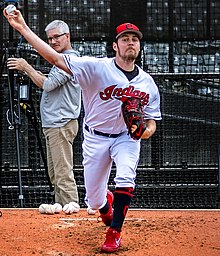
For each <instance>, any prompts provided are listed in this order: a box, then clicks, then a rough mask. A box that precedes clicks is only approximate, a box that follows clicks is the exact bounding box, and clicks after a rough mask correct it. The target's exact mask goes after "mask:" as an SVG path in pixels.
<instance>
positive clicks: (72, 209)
mask: <svg viewBox="0 0 220 256" xmlns="http://www.w3.org/2000/svg"><path fill="white" fill-rule="evenodd" d="M79 208H80V207H79V205H78V204H77V203H75V202H70V203H69V204H65V205H64V206H63V211H64V212H65V213H66V214H71V213H76V212H78V211H79Z"/></svg>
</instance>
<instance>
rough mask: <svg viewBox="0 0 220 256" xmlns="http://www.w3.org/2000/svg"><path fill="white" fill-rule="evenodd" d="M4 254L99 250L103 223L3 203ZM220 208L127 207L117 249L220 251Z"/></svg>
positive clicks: (63, 255) (61, 255)
mask: <svg viewBox="0 0 220 256" xmlns="http://www.w3.org/2000/svg"><path fill="white" fill-rule="evenodd" d="M0 210H1V212H2V214H3V215H2V217H0V255H1V256H12V255H13V256H15V255H16V256H38V255H41V256H42V255H43V256H48V255H49V256H51V255H53V256H78V255H87V256H93V255H102V256H104V255H109V254H105V253H100V246H101V245H102V243H103V241H104V239H105V232H106V230H107V227H105V226H104V225H103V224H102V222H97V215H88V214H87V212H86V211H85V210H81V211H80V212H79V213H76V214H74V215H65V214H64V213H61V214H55V215H45V214H40V213H39V212H38V209H0ZM219 229H220V211H218V210H216V211H215V210H213V211H211V210H207V211H205V210H204V211H203V210H201V211H197V210H187V211H182V210H178V211H177V210H175V211H172V210H165V211H162V210H145V211H139V210H129V211H128V214H127V216H126V221H125V223H124V228H123V231H122V246H121V248H120V250H119V251H118V252H116V253H114V255H131V256H133V255H136V256H139V255H140V256H148V255H149V256H167V255H169V256H197V255H198V256H217V255H220V231H219Z"/></svg>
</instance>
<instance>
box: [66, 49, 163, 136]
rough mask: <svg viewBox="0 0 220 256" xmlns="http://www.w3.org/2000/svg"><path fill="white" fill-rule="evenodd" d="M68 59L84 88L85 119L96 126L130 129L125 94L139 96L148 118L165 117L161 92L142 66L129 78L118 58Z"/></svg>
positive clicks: (117, 130)
mask: <svg viewBox="0 0 220 256" xmlns="http://www.w3.org/2000/svg"><path fill="white" fill-rule="evenodd" d="M63 56H64V60H65V62H66V64H67V66H68V68H69V69H70V71H71V72H72V74H73V76H74V78H75V80H76V82H77V83H79V84H80V86H81V88H82V97H83V103H84V104H83V105H84V110H85V117H84V122H85V123H86V124H87V125H88V126H89V127H91V128H92V129H95V130H98V131H101V132H104V133H109V134H112V133H113V134H117V133H121V132H124V131H126V130H127V128H126V125H125V122H124V119H123V115H122V111H121V104H122V101H121V99H122V97H129V96H139V97H140V98H141V102H142V104H143V106H144V107H143V110H144V118H145V119H154V120H160V119H161V112H160V95H159V92H158V88H157V86H156V84H155V82H154V80H153V78H152V77H151V76H150V75H149V74H147V73H146V72H144V71H143V70H142V69H141V68H139V67H138V70H139V73H138V75H137V76H136V77H134V78H133V79H132V80H131V81H128V79H127V77H126V76H125V75H124V73H123V72H122V71H121V70H120V69H118V68H117V67H116V65H115V58H106V57H105V58H95V57H88V56H85V57H80V58H79V57H74V56H72V55H68V54H64V55H63Z"/></svg>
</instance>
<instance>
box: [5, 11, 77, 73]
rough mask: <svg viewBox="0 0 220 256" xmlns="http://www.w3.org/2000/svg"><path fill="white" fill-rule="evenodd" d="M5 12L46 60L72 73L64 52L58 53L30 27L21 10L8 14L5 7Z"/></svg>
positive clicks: (15, 26) (12, 23)
mask: <svg viewBox="0 0 220 256" xmlns="http://www.w3.org/2000/svg"><path fill="white" fill-rule="evenodd" d="M3 14H4V16H5V18H6V19H7V20H8V22H9V24H10V25H11V26H12V27H13V28H14V29H15V30H17V31H18V32H19V33H20V34H21V35H22V36H23V37H24V38H25V39H26V40H27V41H28V42H29V44H30V45H32V46H33V48H34V49H35V50H37V51H38V53H39V54H40V55H41V56H42V57H43V58H44V59H45V60H47V61H48V62H49V63H51V64H52V65H55V66H57V67H59V68H61V69H63V70H64V71H66V72H67V73H69V74H70V75H71V74H72V73H71V72H70V70H69V69H68V68H67V66H66V64H65V61H64V59H63V56H62V54H60V53H57V52H56V51H55V50H54V49H52V48H51V47H50V46H49V45H48V44H47V43H45V42H44V41H43V40H42V39H40V38H39V37H38V36H37V35H36V34H35V33H34V32H33V31H32V30H31V29H30V28H29V27H28V25H27V24H26V22H25V20H24V18H23V16H22V14H21V12H20V11H19V10H15V11H14V12H12V13H9V14H8V13H7V12H6V10H5V9H4V10H3Z"/></svg>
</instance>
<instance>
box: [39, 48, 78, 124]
mask: <svg viewBox="0 0 220 256" xmlns="http://www.w3.org/2000/svg"><path fill="white" fill-rule="evenodd" d="M63 53H67V54H73V55H75V56H79V54H78V52H77V51H74V50H68V51H65V52H63ZM80 109H81V88H80V86H79V84H77V83H76V82H74V78H73V76H71V75H69V74H68V73H66V72H65V71H63V70H61V69H59V68H57V67H56V66H53V67H52V68H51V70H50V72H49V74H48V77H47V79H45V81H44V84H43V93H42V98H41V103H40V113H41V121H42V127H43V128H55V127H62V126H64V125H66V124H67V123H68V122H69V121H70V120H71V119H77V118H78V117H79V114H80Z"/></svg>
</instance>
